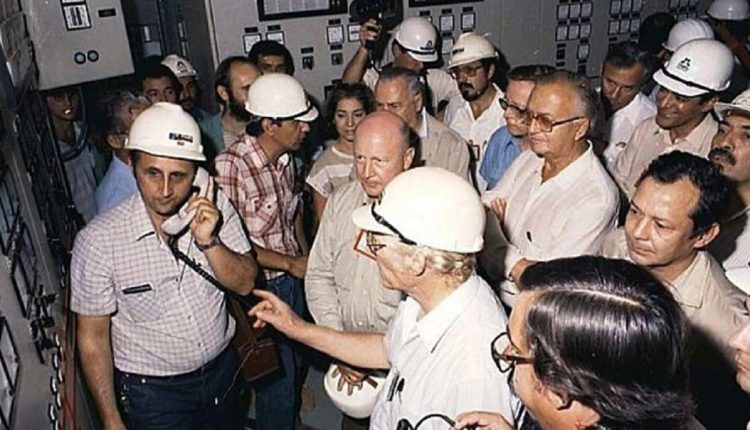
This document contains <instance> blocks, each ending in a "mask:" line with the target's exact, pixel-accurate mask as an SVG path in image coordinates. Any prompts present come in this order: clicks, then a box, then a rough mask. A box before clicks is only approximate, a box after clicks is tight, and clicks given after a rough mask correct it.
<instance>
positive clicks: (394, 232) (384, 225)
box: [370, 203, 417, 249]
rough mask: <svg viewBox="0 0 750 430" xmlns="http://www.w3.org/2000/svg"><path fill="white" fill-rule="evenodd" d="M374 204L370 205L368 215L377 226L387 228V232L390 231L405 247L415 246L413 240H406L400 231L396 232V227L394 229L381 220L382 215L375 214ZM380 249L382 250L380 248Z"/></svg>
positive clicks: (384, 220)
mask: <svg viewBox="0 0 750 430" xmlns="http://www.w3.org/2000/svg"><path fill="white" fill-rule="evenodd" d="M376 204H377V203H373V204H372V205H371V206H370V214H371V215H372V217H373V218H374V219H375V222H377V223H378V224H380V225H382V226H383V227H385V228H387V229H388V230H390V231H391V233H393V234H394V235H395V236H396V237H398V238H399V240H400V241H401V242H402V243H404V244H405V245H409V246H417V242H414V241H413V240H411V239H407V238H406V236H404V235H403V234H402V233H401V232H400V231H399V230H398V229H397V228H396V227H394V226H393V224H391V223H389V222H388V221H387V220H386V219H385V218H383V216H382V215H380V214H379V213H377V212H375V205H376ZM381 249H382V248H381Z"/></svg>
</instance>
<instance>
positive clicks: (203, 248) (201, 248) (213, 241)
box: [195, 236, 221, 252]
mask: <svg viewBox="0 0 750 430" xmlns="http://www.w3.org/2000/svg"><path fill="white" fill-rule="evenodd" d="M220 244H221V239H219V236H214V237H213V239H211V242H208V243H207V244H205V245H202V244H200V243H198V242H197V241H196V242H195V247H196V248H198V250H199V251H201V252H206V251H208V250H209V249H211V248H213V247H215V246H216V245H220Z"/></svg>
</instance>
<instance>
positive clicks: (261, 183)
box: [215, 73, 318, 430]
mask: <svg viewBox="0 0 750 430" xmlns="http://www.w3.org/2000/svg"><path fill="white" fill-rule="evenodd" d="M245 108H246V109H247V111H248V112H249V113H250V115H251V119H250V122H249V124H248V126H247V132H248V134H247V135H246V136H245V137H244V138H243V139H241V140H239V141H237V142H235V143H234V144H232V145H230V146H229V147H227V148H225V149H224V151H222V153H221V154H219V156H218V157H216V163H215V165H216V172H217V178H216V181H217V182H218V183H219V184H220V185H221V187H222V188H223V190H224V191H225V192H226V193H227V194H228V195H229V199H230V200H231V201H232V203H234V205H235V207H236V208H237V210H238V211H239V213H240V216H241V217H242V218H243V219H244V220H245V226H246V227H247V231H248V233H249V235H250V240H251V241H252V242H253V243H254V245H255V246H254V248H255V251H256V254H257V256H258V264H259V265H260V267H261V268H262V269H263V270H262V280H261V281H260V282H261V283H262V284H263V287H264V288H265V289H266V290H268V291H272V292H274V293H275V294H277V295H279V296H280V297H282V298H283V299H284V301H286V303H288V304H289V305H290V306H292V308H293V309H294V310H295V311H296V312H298V313H302V312H303V311H304V309H305V303H304V294H303V292H302V279H304V277H305V273H306V271H307V257H306V255H307V253H308V246H307V242H306V239H305V233H304V230H303V227H302V204H301V194H302V193H301V190H302V187H301V184H297V183H295V180H296V177H295V175H294V159H293V157H292V156H291V154H290V152H291V151H295V150H297V149H299V148H300V146H301V144H302V141H303V140H304V138H305V136H306V135H307V133H308V132H309V131H310V126H309V122H310V121H313V120H314V119H315V118H317V116H318V110H317V109H316V108H315V107H314V106H313V105H312V104H311V103H310V101H309V100H308V99H307V96H306V95H305V90H304V89H303V88H302V85H301V84H300V83H299V82H297V80H295V79H294V78H293V77H291V76H289V75H286V74H283V73H269V74H266V75H262V76H260V77H259V78H257V79H256V80H255V82H253V84H252V85H250V89H249V90H248V98H247V103H246V105H245ZM278 347H279V356H280V359H281V364H282V367H283V374H282V375H279V377H273V378H271V379H270V380H266V381H264V382H263V384H262V385H261V386H258V387H257V389H256V393H257V399H256V402H255V406H256V416H257V422H258V426H259V428H260V429H261V430H267V429H278V430H293V429H295V428H296V426H297V425H298V424H299V422H298V421H299V407H300V388H301V386H302V382H303V381H302V376H303V369H304V365H303V362H302V356H301V354H300V351H299V349H298V347H297V346H295V345H293V344H292V343H291V342H290V341H289V340H288V339H285V338H284V339H279V342H278Z"/></svg>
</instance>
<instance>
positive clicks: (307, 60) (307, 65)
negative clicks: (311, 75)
mask: <svg viewBox="0 0 750 430" xmlns="http://www.w3.org/2000/svg"><path fill="white" fill-rule="evenodd" d="M314 67H315V57H311V56H307V57H302V68H303V69H305V70H312V69H313V68H314Z"/></svg>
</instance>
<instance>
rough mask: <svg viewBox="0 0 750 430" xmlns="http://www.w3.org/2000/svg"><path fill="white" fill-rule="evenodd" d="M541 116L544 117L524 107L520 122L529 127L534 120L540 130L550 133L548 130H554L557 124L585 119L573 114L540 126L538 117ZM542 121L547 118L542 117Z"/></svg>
mask: <svg viewBox="0 0 750 430" xmlns="http://www.w3.org/2000/svg"><path fill="white" fill-rule="evenodd" d="M541 118H545V117H543V116H541V115H539V114H538V113H536V112H534V111H532V110H529V109H526V110H525V111H524V113H523V117H522V118H521V121H522V122H523V123H524V124H525V125H526V126H527V127H529V128H531V124H533V123H534V121H536V123H537V124H539V129H540V130H541V131H542V132H544V133H550V132H552V130H554V129H555V127H557V126H558V125H563V124H567V123H569V122H573V121H577V120H579V119H585V118H586V117H585V116H574V117H573V118H568V119H561V120H559V121H552V122H550V123H549V125H547V126H546V127H543V126H542V122H541V121H540V119H541ZM544 121H545V122H546V121H547V119H546V118H545V119H544Z"/></svg>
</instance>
